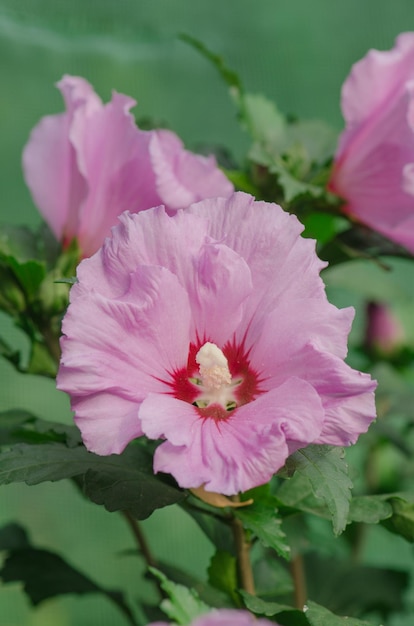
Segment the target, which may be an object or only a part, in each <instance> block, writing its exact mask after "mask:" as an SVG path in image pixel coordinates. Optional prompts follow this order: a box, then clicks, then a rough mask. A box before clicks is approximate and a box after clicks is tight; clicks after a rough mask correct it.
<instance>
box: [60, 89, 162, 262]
mask: <svg viewBox="0 0 414 626" xmlns="http://www.w3.org/2000/svg"><path fill="white" fill-rule="evenodd" d="M134 105H135V101H134V100H132V99H131V98H129V97H128V96H124V95H122V94H118V93H114V94H113V96H112V100H111V102H109V103H108V104H107V105H105V106H104V107H102V109H101V110H100V111H99V112H97V113H96V114H95V115H93V116H92V117H91V118H90V119H87V120H86V119H85V118H83V119H79V120H76V121H75V123H74V124H73V127H72V129H71V139H72V143H73V144H74V146H75V147H76V150H77V155H78V164H79V169H80V171H81V172H82V173H83V175H84V176H85V178H86V179H87V181H88V188H89V193H88V196H87V198H86V199H85V201H84V202H83V204H82V206H81V207H80V215H79V232H78V237H79V241H80V244H81V247H82V250H83V251H84V253H85V255H90V254H92V253H93V252H94V251H95V250H96V249H97V248H98V247H99V246H100V245H101V244H102V242H103V240H104V238H105V237H107V236H108V235H109V234H110V228H111V227H112V226H114V225H115V224H116V221H117V217H118V215H120V214H121V213H122V212H123V211H126V210H128V211H132V212H138V211H141V210H145V209H148V208H149V207H152V206H156V205H157V204H160V199H159V196H158V194H157V193H156V190H155V179H154V175H153V172H152V167H151V162H150V158H149V153H148V141H149V135H148V133H146V132H144V131H141V130H139V129H138V128H137V127H136V126H135V120H134V118H133V116H132V115H131V114H130V113H129V109H130V108H131V107H132V106H134Z"/></svg>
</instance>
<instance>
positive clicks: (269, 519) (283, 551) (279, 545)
mask: <svg viewBox="0 0 414 626" xmlns="http://www.w3.org/2000/svg"><path fill="white" fill-rule="evenodd" d="M249 495H252V497H254V495H253V491H252V492H249ZM276 503H277V500H276V498H274V497H273V496H271V495H265V496H264V497H263V496H262V497H261V498H260V499H259V498H254V502H253V504H251V505H250V506H247V507H244V508H240V509H235V510H234V515H235V516H236V517H238V519H239V520H241V521H242V523H243V526H244V527H245V528H248V529H249V530H251V531H252V532H253V533H254V535H256V537H258V538H259V539H260V541H261V542H262V544H263V545H264V546H265V547H268V548H272V549H273V550H275V551H276V552H277V553H278V554H279V555H280V556H282V557H283V558H284V559H289V558H290V547H289V545H288V544H287V541H286V535H285V533H284V532H283V530H282V526H281V524H282V520H281V518H280V517H279V515H278V509H277V506H276Z"/></svg>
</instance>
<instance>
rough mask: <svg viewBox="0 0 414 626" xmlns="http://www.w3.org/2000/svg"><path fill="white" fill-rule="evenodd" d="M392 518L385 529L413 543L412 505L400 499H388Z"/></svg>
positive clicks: (413, 515)
mask: <svg viewBox="0 0 414 626" xmlns="http://www.w3.org/2000/svg"><path fill="white" fill-rule="evenodd" d="M389 503H390V505H391V507H392V517H391V519H389V520H387V522H386V523H385V526H386V528H388V529H389V530H391V531H392V532H394V533H396V534H398V535H401V536H402V537H404V539H406V540H407V541H410V542H411V543H413V542H414V503H413V502H407V500H405V499H404V498H402V497H393V498H390V500H389Z"/></svg>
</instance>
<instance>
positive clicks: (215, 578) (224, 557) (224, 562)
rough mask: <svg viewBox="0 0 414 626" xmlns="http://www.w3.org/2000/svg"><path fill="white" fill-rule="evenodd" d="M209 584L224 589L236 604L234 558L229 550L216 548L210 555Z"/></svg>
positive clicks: (235, 567)
mask: <svg viewBox="0 0 414 626" xmlns="http://www.w3.org/2000/svg"><path fill="white" fill-rule="evenodd" d="M208 581H209V583H210V585H212V586H213V587H215V588H216V589H220V590H221V591H225V592H226V593H227V594H228V595H229V596H230V598H232V600H233V602H234V603H235V604H236V605H237V603H238V594H237V592H236V589H237V587H238V584H237V564H236V558H235V557H234V556H233V555H232V554H230V553H229V552H223V551H222V550H218V551H217V552H216V553H215V554H214V555H213V556H212V557H211V561H210V565H209V568H208Z"/></svg>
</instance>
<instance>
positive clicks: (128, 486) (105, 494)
mask: <svg viewBox="0 0 414 626" xmlns="http://www.w3.org/2000/svg"><path fill="white" fill-rule="evenodd" d="M75 476H83V488H84V491H85V493H86V495H87V496H88V497H89V498H90V499H91V500H92V501H93V502H95V503H97V504H103V505H104V506H105V508H106V509H107V510H108V511H117V510H121V509H128V510H129V511H130V512H131V513H132V515H134V516H135V517H137V518H138V519H144V518H146V517H148V516H149V515H150V514H151V513H152V512H153V511H154V510H155V509H157V508H160V507H163V506H167V505H169V504H173V503H175V502H178V501H179V500H181V499H182V498H184V495H185V494H184V492H183V491H181V490H179V489H177V488H176V487H174V486H172V485H169V484H167V483H165V482H163V481H162V480H161V479H160V478H158V477H155V476H154V474H153V471H152V464H151V459H150V457H149V455H148V453H147V451H146V450H145V449H144V448H143V446H140V445H134V444H132V445H131V446H129V448H127V449H126V450H125V451H124V452H123V454H121V455H116V454H112V455H110V456H105V457H104V456H97V455H95V454H92V453H91V452H87V451H86V449H85V448H84V447H83V446H78V447H76V448H68V447H67V446H66V445H64V444H61V443H45V444H41V445H26V444H17V445H15V446H13V447H12V448H11V449H9V450H4V451H2V452H0V484H7V483H11V482H26V484H28V485H35V484H38V483H41V482H44V481H56V480H62V479H63V478H73V477H75Z"/></svg>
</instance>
